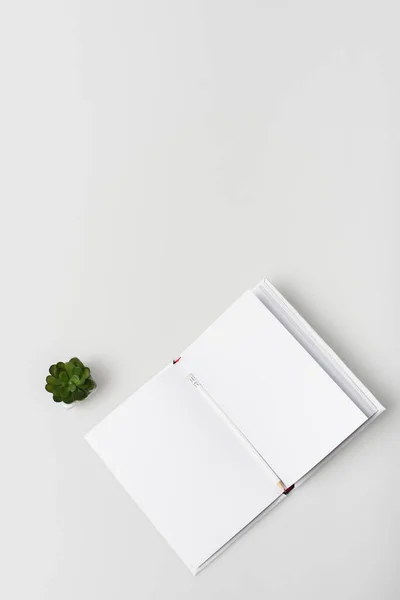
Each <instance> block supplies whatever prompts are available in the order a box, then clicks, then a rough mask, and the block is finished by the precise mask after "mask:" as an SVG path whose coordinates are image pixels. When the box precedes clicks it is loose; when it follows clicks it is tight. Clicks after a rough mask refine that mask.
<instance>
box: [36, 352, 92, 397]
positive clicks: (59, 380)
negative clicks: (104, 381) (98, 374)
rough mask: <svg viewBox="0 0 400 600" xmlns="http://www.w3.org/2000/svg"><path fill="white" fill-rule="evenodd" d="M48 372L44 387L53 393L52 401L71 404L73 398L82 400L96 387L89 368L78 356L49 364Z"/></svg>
mask: <svg viewBox="0 0 400 600" xmlns="http://www.w3.org/2000/svg"><path fill="white" fill-rule="evenodd" d="M49 372H50V375H48V376H47V377H46V387H45V389H46V390H47V391H48V392H50V394H53V400H54V402H65V404H71V403H72V402H75V400H84V399H85V398H87V397H88V396H89V394H90V393H91V392H92V391H93V390H94V389H95V387H96V384H95V382H94V381H93V379H92V376H91V374H90V369H89V368H88V367H85V365H84V364H83V363H82V362H81V361H80V360H79V358H71V359H70V360H69V361H68V362H66V363H63V362H58V363H57V364H56V365H51V367H50V369H49Z"/></svg>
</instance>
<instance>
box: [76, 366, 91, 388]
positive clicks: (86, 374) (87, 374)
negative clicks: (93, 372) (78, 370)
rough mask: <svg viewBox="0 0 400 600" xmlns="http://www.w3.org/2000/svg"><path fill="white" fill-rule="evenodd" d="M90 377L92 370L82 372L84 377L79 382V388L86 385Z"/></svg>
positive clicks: (85, 369) (86, 368)
mask: <svg viewBox="0 0 400 600" xmlns="http://www.w3.org/2000/svg"><path fill="white" fill-rule="evenodd" d="M89 376H90V369H88V367H85V368H84V369H83V371H82V375H81V378H80V380H79V387H81V386H80V384H81V383H84V382H85V381H86V379H87V378H88V377H89Z"/></svg>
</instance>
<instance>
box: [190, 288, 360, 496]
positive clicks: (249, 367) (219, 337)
mask: <svg viewBox="0 0 400 600" xmlns="http://www.w3.org/2000/svg"><path fill="white" fill-rule="evenodd" d="M181 363H182V366H183V367H184V368H185V369H187V370H188V371H190V372H192V373H193V374H194V375H195V376H196V377H197V379H198V380H199V381H200V382H201V384H202V385H203V387H204V388H206V390H207V391H208V392H209V394H210V395H211V396H212V397H213V398H214V401H215V402H217V403H218V404H219V406H220V407H221V409H222V410H223V411H224V412H225V413H226V414H227V415H228V416H229V418H230V419H231V420H232V421H233V422H234V423H235V424H236V426H237V427H238V428H239V429H240V430H241V431H242V432H243V434H244V435H245V436H246V437H247V438H248V440H249V441H250V443H251V444H252V445H253V446H254V447H255V448H256V450H257V451H258V452H259V453H260V454H261V455H262V456H263V458H264V459H265V460H266V462H267V463H268V464H269V465H270V466H271V467H272V469H273V470H274V471H275V473H277V475H278V476H279V477H280V478H281V480H282V481H283V482H284V483H285V484H286V485H288V486H289V485H291V484H292V483H295V482H296V481H297V480H298V479H300V477H302V476H303V475H304V474H305V473H307V472H308V471H309V470H310V469H312V468H313V467H314V466H315V465H316V464H317V463H318V462H320V461H321V460H322V459H323V458H324V457H325V456H326V455H327V454H329V453H330V452H331V451H332V450H333V449H334V448H336V447H337V446H338V445H339V444H340V443H341V442H343V440H344V439H346V438H347V437H348V436H349V435H350V434H351V433H352V432H353V431H355V430H356V429H357V428H358V427H359V426H360V425H361V424H362V423H364V421H366V419H367V417H366V416H365V415H364V414H363V413H362V412H361V410H359V408H358V407H357V406H356V405H355V404H354V403H353V402H352V401H351V400H350V398H349V397H348V396H347V395H346V394H345V393H344V392H343V391H342V390H341V389H340V388H339V386H338V385H337V384H336V383H335V382H334V381H333V380H332V379H331V378H330V377H329V375H328V374H327V373H326V372H325V371H324V370H323V369H322V368H321V367H320V366H319V365H318V363H317V362H316V361H315V360H314V359H313V358H312V357H311V356H310V355H309V354H308V352H307V351H306V350H305V349H304V348H303V347H302V346H301V345H300V344H299V343H298V342H297V340H296V339H295V338H294V337H293V336H292V335H291V334H290V333H289V332H288V331H287V330H286V329H285V327H284V326H283V325H282V324H281V323H280V322H279V321H278V320H277V319H276V317H275V316H274V315H273V314H272V313H271V312H270V311H269V310H268V309H267V308H266V307H265V306H264V305H263V304H262V303H261V302H260V300H259V299H258V298H257V297H256V296H255V295H254V294H253V293H252V292H250V291H249V292H246V293H245V294H244V295H243V296H242V297H241V298H239V300H237V302H235V303H234V304H233V305H232V306H231V307H230V308H229V309H228V310H227V311H226V312H224V313H223V314H222V315H221V317H219V319H217V321H215V323H214V324H213V325H212V326H211V327H209V328H208V329H207V330H206V331H205V333H203V334H202V335H201V336H200V337H199V338H198V339H197V340H196V341H195V342H194V343H193V344H192V345H191V346H189V348H188V349H187V350H185V352H183V354H182V360H181Z"/></svg>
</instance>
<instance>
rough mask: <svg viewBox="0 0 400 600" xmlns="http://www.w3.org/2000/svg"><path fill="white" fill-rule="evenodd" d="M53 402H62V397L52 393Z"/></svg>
mask: <svg viewBox="0 0 400 600" xmlns="http://www.w3.org/2000/svg"><path fill="white" fill-rule="evenodd" d="M53 400H54V402H62V398H60V397H58V396H54V395H53Z"/></svg>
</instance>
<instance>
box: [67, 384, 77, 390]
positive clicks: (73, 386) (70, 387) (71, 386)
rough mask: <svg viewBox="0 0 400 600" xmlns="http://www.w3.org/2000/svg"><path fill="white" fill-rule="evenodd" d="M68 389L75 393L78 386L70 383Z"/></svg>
mask: <svg viewBox="0 0 400 600" xmlns="http://www.w3.org/2000/svg"><path fill="white" fill-rule="evenodd" d="M68 389H69V391H70V392H74V391H75V390H76V385H75V384H74V383H70V384H69V385H68Z"/></svg>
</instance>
